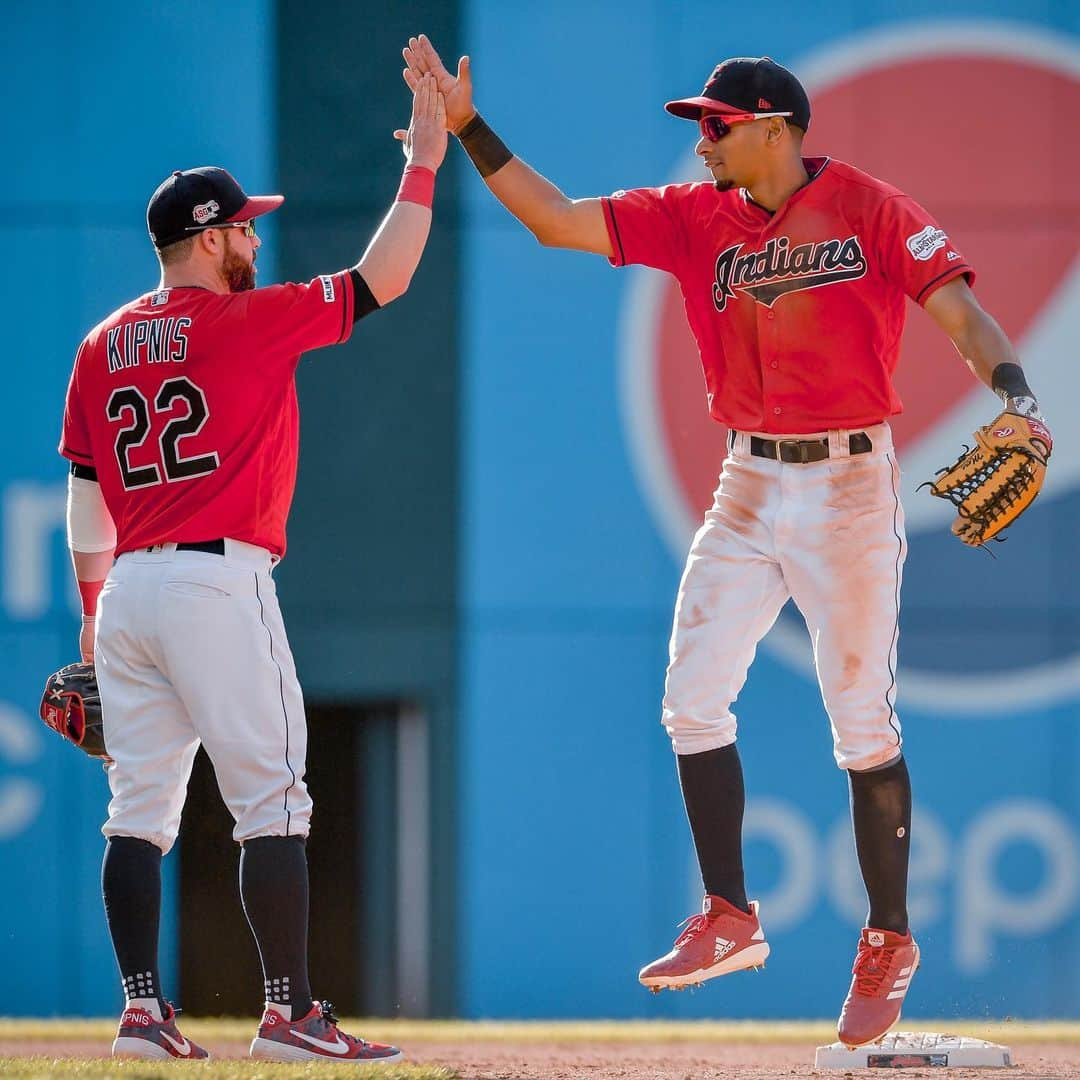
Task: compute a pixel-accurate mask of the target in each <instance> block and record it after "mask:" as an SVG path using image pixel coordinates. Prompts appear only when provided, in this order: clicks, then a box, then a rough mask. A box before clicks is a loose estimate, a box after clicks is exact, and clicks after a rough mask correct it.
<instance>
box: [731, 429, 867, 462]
mask: <svg viewBox="0 0 1080 1080" xmlns="http://www.w3.org/2000/svg"><path fill="white" fill-rule="evenodd" d="M873 449H874V444H873V443H872V442H871V441H870V436H869V435H867V434H866V432H865V431H856V432H855V433H854V434H852V435H849V436H848V453H850V454H868V453H870V451H871V450H873ZM750 453H751V454H752V455H753V456H754V457H763V458H771V459H772V460H773V461H786V462H787V463H788V464H791V465H805V464H808V463H809V462H811V461H824V460H825V459H826V458H827V457H828V456H829V440H828V439H759V438H758V437H757V436H756V435H751V436H750Z"/></svg>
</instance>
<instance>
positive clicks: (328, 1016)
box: [319, 1001, 367, 1046]
mask: <svg viewBox="0 0 1080 1080" xmlns="http://www.w3.org/2000/svg"><path fill="white" fill-rule="evenodd" d="M319 1012H320V1013H321V1014H322V1018H323V1021H324V1022H325V1023H326V1024H327V1026H328V1027H332V1028H333V1029H334V1032H336V1034H337V1036H338V1037H339V1038H340V1039H343V1040H344V1041H345V1042H347V1043H349V1044H350V1045H351V1046H367V1043H366V1042H365V1041H364V1040H363V1039H358V1038H357V1037H356V1036H355V1035H350V1034H349V1033H348V1032H346V1031H342V1030H341V1028H339V1027H338V1024H339V1023H340V1021H339V1020H338V1018H337V1015H336V1014H335V1013H334V1003H333V1002H332V1001H320V1002H319Z"/></svg>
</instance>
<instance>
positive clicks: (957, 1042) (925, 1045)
mask: <svg viewBox="0 0 1080 1080" xmlns="http://www.w3.org/2000/svg"><path fill="white" fill-rule="evenodd" d="M1011 1064H1012V1055H1011V1054H1010V1052H1009V1048H1008V1047H1007V1046H1000V1045H998V1044H997V1043H992V1042H986V1041H985V1040H983V1039H972V1038H970V1037H969V1036H967V1035H939V1034H938V1033H937V1032H933V1031H891V1032H889V1034H888V1035H886V1036H884V1037H883V1038H882V1039H881V1041H880V1042H876V1043H868V1044H867V1045H866V1046H860V1047H858V1048H856V1049H855V1050H851V1049H849V1048H848V1047H846V1046H845V1045H844V1044H843V1043H838V1042H836V1043H833V1044H832V1045H831V1046H819V1047H818V1048H817V1053H816V1054H815V1055H814V1068H815V1069H925V1068H930V1067H935V1066H937V1067H952V1068H964V1069H1003V1068H1007V1067H1008V1066H1010V1065H1011Z"/></svg>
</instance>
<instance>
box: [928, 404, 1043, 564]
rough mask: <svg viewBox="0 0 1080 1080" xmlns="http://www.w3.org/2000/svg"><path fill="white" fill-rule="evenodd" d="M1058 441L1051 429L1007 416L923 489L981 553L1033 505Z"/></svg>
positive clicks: (956, 530) (978, 436)
mask: <svg viewBox="0 0 1080 1080" xmlns="http://www.w3.org/2000/svg"><path fill="white" fill-rule="evenodd" d="M1052 446H1053V440H1052V439H1051V438H1050V432H1049V431H1047V429H1046V426H1045V425H1044V424H1042V423H1041V422H1040V421H1038V420H1032V419H1030V418H1029V417H1026V416H1019V415H1018V414H1016V413H1010V412H1003V413H1002V414H1001V415H1000V416H998V418H997V419H996V420H994V421H993V423H990V424H987V425H986V426H985V427H981V428H979V430H978V431H976V432H975V446H974V447H973V448H972V449H968V448H967V447H966V446H965V447H964V453H963V454H961V455H960V457H959V458H958V459H957V460H956V461H955V462H954V463H953V464H952V465H951V466H949V467H947V468H944V469H939V470H938V473H937V476H936V478H935V479H933V480H928V481H927V482H926V483H925V484H920V485H919V486H920V488H922V487H929V488H930V492H931V494H933V495H937V496H938V498H941V499H948V500H949V501H950V502H951V503H952V504H953V506H955V507H956V512H957V518H956V520H955V521H954V522H953V524H952V531H953V533H954V534H955V535H956V536H958V537H959V538H960V539H961V540H963V542H964V543H965V544H970V545H971V546H972V547H979V546H981V545H982V544H985V543H986V541H987V540H992V539H995V538H996V539H999V540H1000V539H1003V537H1000V536H998V534H999V533H1000V532H1001V531H1002V529H1005V528H1007V527H1008V526H1009V525H1011V524H1012V523H1013V522H1014V521H1015V520H1016V519H1017V518H1018V517H1019V516H1020V515H1021V514H1022V513H1023V512H1024V511H1025V510H1026V509H1027V508H1028V507H1029V506H1030V505H1031V504H1032V502H1033V501H1034V499H1035V496H1036V495H1038V494H1039V491H1040V490H1041V488H1042V486H1043V480H1044V479H1045V477H1046V463H1047V462H1048V461H1049V460H1050V450H1051V448H1052Z"/></svg>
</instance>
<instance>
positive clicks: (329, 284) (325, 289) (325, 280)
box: [319, 274, 334, 304]
mask: <svg viewBox="0 0 1080 1080" xmlns="http://www.w3.org/2000/svg"><path fill="white" fill-rule="evenodd" d="M319 280H320V281H321V282H322V298H323V300H324V301H325V302H326V303H327V304H332V303H333V302H334V279H333V278H332V277H330V275H329V274H320V275H319Z"/></svg>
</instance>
